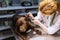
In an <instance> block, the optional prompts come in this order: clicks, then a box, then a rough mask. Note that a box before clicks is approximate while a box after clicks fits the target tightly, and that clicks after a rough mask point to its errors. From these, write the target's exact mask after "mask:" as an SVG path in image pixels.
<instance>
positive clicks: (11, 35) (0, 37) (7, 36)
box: [0, 34, 14, 40]
mask: <svg viewBox="0 0 60 40" xmlns="http://www.w3.org/2000/svg"><path fill="white" fill-rule="evenodd" d="M13 36H14V35H13V34H10V35H6V36H0V40H2V39H5V38H9V37H13Z"/></svg>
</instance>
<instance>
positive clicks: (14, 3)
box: [0, 0, 41, 40]
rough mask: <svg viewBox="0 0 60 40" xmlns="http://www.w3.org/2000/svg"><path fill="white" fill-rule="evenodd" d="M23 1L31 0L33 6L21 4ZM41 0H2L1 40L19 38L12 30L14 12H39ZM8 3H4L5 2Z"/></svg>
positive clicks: (0, 17)
mask: <svg viewBox="0 0 60 40" xmlns="http://www.w3.org/2000/svg"><path fill="white" fill-rule="evenodd" d="M23 1H29V2H31V4H32V6H21V3H22V2H23ZM39 1H41V0H0V3H1V4H0V40H17V39H16V38H15V36H14V35H13V32H12V30H11V24H12V21H11V18H12V16H13V15H14V14H19V15H25V14H27V13H28V12H31V13H32V14H33V15H34V14H36V13H37V10H38V9H37V8H38V3H39ZM4 2H5V3H6V4H4V5H2V4H3V3H4Z"/></svg>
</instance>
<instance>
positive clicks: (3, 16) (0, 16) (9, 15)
mask: <svg viewBox="0 0 60 40" xmlns="http://www.w3.org/2000/svg"><path fill="white" fill-rule="evenodd" d="M31 13H32V14H36V13H37V11H31ZM25 14H27V13H20V15H25ZM13 15H15V14H7V15H0V18H6V17H12V16H13Z"/></svg>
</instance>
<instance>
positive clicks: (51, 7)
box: [40, 2, 57, 15]
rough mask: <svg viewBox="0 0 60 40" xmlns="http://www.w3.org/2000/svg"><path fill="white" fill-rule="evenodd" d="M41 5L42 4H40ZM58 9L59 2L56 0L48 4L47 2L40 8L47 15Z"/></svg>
mask: <svg viewBox="0 0 60 40" xmlns="http://www.w3.org/2000/svg"><path fill="white" fill-rule="evenodd" d="M40 6H41V5H40ZM56 10H57V3H56V2H49V3H47V4H45V5H44V6H43V7H42V9H40V11H41V12H42V13H43V14H46V15H51V14H53V13H54V12H55V11H56Z"/></svg>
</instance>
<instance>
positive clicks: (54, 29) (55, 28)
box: [47, 16, 60, 34]
mask: <svg viewBox="0 0 60 40" xmlns="http://www.w3.org/2000/svg"><path fill="white" fill-rule="evenodd" d="M47 29H48V34H54V33H56V32H57V31H58V30H59V29H60V16H59V17H58V20H57V21H56V23H55V24H54V25H53V26H50V27H48V28H47Z"/></svg>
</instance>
